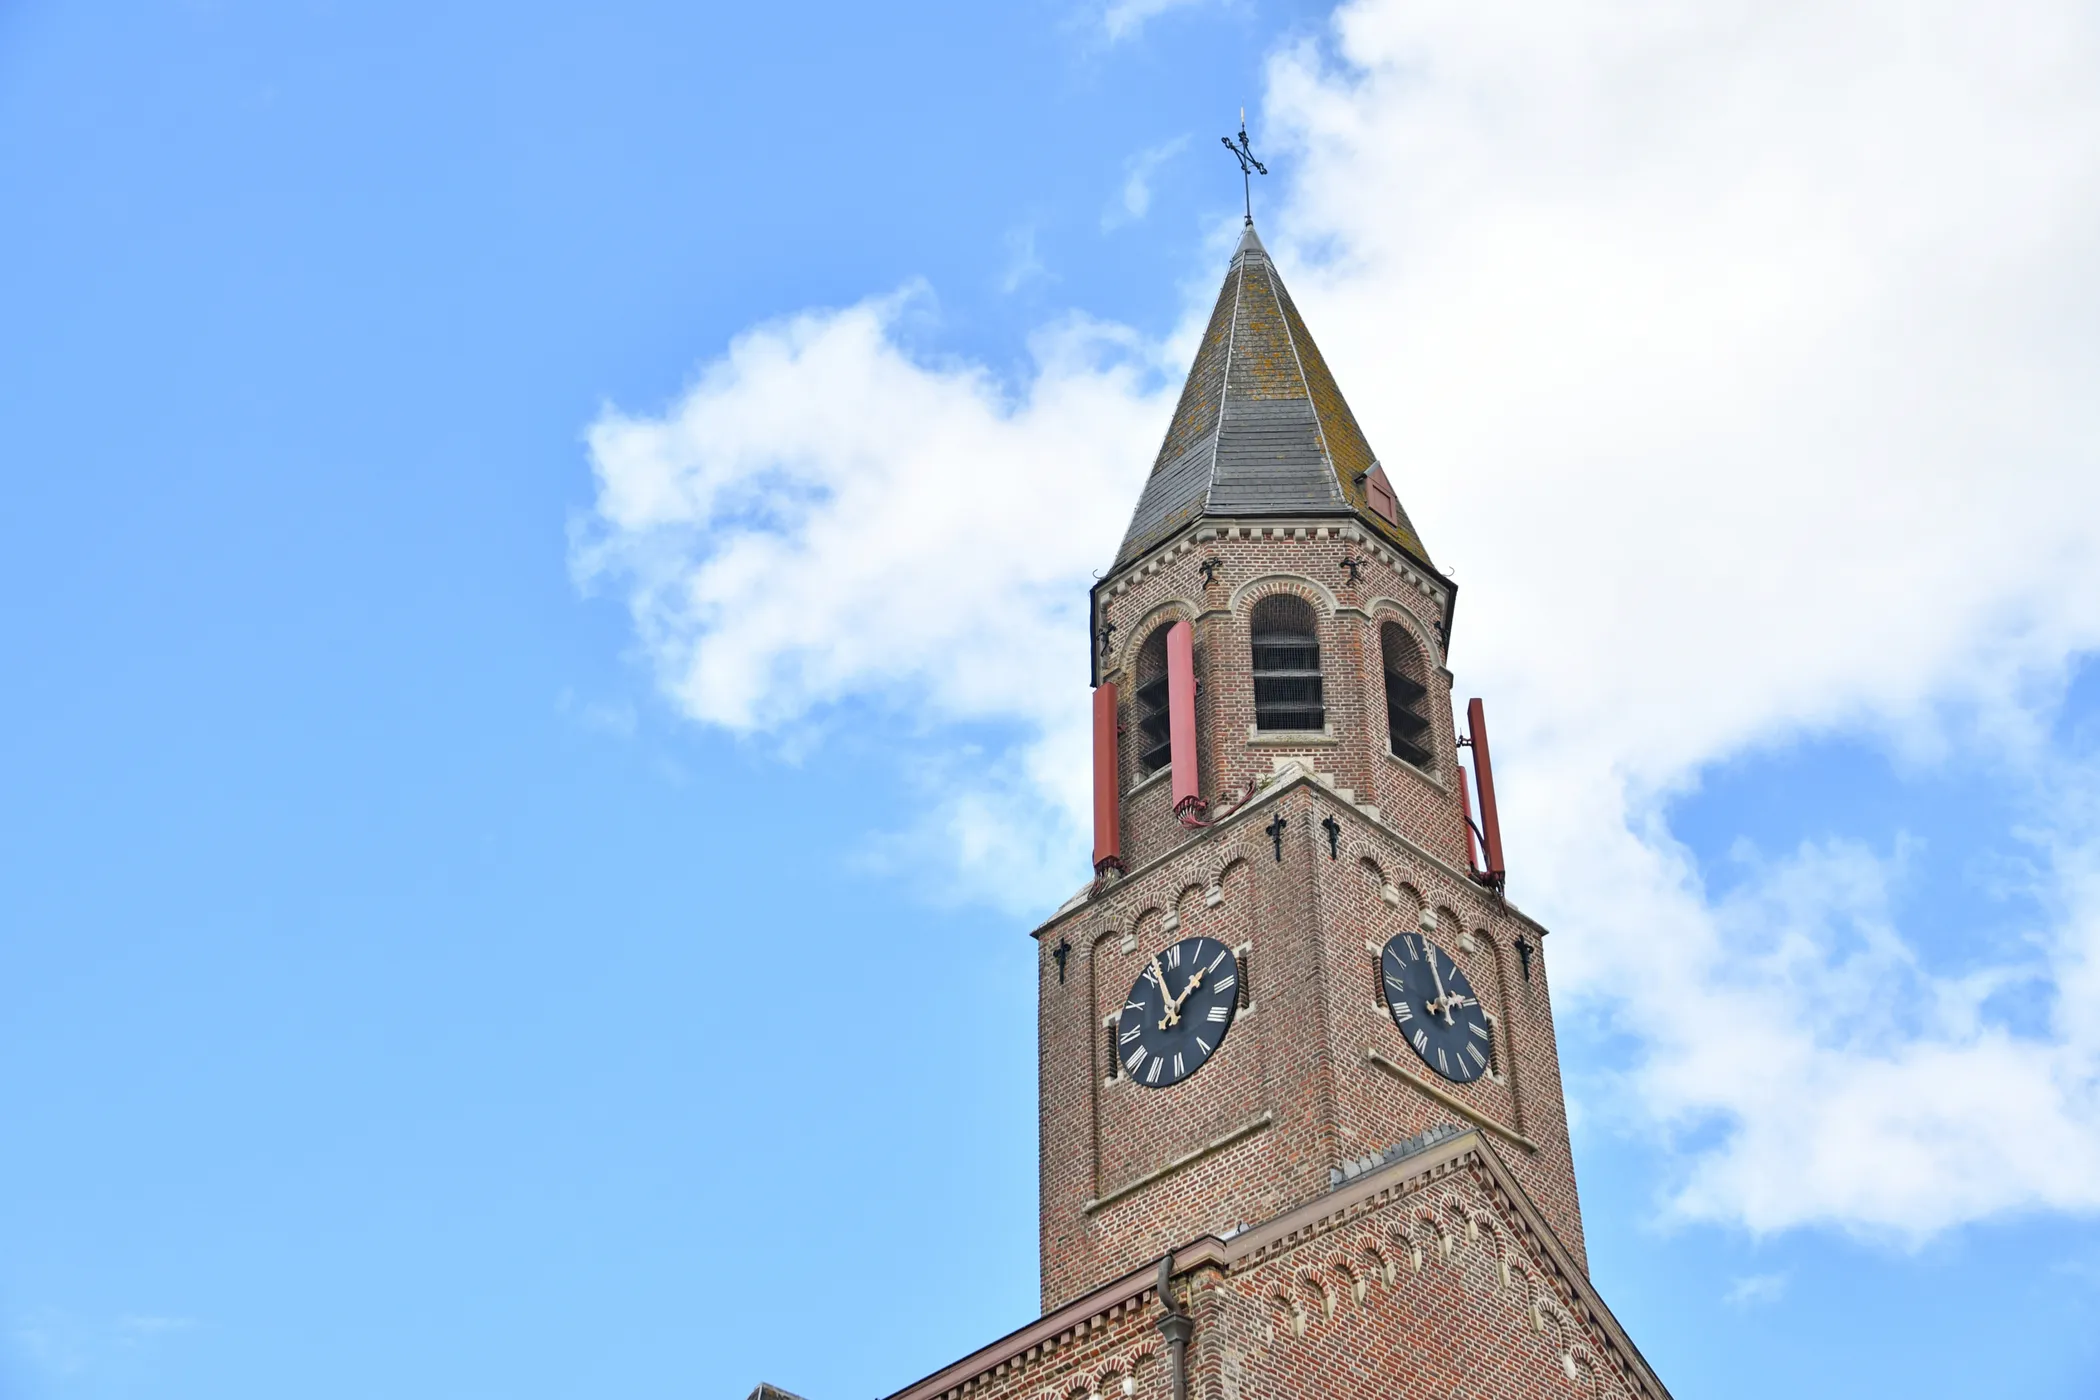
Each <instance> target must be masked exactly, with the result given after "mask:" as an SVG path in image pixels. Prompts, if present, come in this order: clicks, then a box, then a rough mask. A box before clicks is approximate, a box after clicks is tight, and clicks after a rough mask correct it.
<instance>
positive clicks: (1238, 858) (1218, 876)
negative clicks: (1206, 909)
mask: <svg viewBox="0 0 2100 1400" xmlns="http://www.w3.org/2000/svg"><path fill="white" fill-rule="evenodd" d="M1246 864H1247V850H1246V848H1245V847H1243V846H1231V847H1228V848H1227V849H1226V850H1225V852H1224V853H1223V854H1222V855H1220V856H1219V857H1218V858H1217V860H1216V861H1214V862H1213V863H1212V865H1211V871H1210V886H1211V888H1212V889H1214V890H1223V889H1224V888H1225V881H1226V880H1227V879H1228V878H1229V877H1230V876H1232V875H1233V874H1234V873H1235V872H1236V871H1238V870H1239V869H1240V868H1241V867H1242V866H1244V865H1246Z"/></svg>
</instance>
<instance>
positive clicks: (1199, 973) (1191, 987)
mask: <svg viewBox="0 0 2100 1400" xmlns="http://www.w3.org/2000/svg"><path fill="white" fill-rule="evenodd" d="M1202 985H1203V969H1202V968H1200V967H1199V968H1197V969H1196V970H1195V971H1194V972H1193V973H1191V974H1189V980H1188V983H1187V985H1185V986H1184V987H1182V989H1181V995H1180V996H1178V997H1176V998H1174V1017H1175V1019H1176V1020H1179V1019H1180V1018H1181V1004H1182V1003H1183V1002H1185V1001H1187V1000H1188V999H1189V993H1190V992H1193V991H1195V990H1196V988H1198V987H1200V986H1202Z"/></svg>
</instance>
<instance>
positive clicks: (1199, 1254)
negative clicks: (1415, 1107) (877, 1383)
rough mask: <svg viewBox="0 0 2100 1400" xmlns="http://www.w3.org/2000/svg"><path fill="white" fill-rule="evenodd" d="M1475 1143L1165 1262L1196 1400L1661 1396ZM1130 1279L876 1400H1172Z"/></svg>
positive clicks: (1419, 1159) (1144, 1279) (1154, 1314)
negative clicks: (1189, 1330)
mask: <svg viewBox="0 0 2100 1400" xmlns="http://www.w3.org/2000/svg"><path fill="white" fill-rule="evenodd" d="M1553 1236H1554V1232H1553V1230H1552V1227H1550V1226H1549V1225H1547V1224H1546V1223H1545V1222H1544V1220H1543V1218H1542V1217H1541V1216H1540V1215H1539V1213H1538V1212H1537V1210H1536V1208H1535V1207H1534V1206H1533V1205H1532V1203H1531V1202H1530V1201H1529V1199H1528V1197H1527V1196H1526V1193H1525V1192H1524V1189H1523V1187H1522V1186H1521V1185H1520V1184H1519V1183H1518V1182H1517V1180H1516V1178H1515V1177H1514V1176H1513V1175H1512V1174H1511V1173H1510V1172H1509V1170H1508V1169H1507V1166H1506V1164H1505V1160H1504V1158H1503V1157H1502V1155H1501V1154H1500V1153H1499V1152H1498V1151H1497V1150H1496V1149H1495V1148H1494V1147H1493V1146H1492V1144H1491V1142H1490V1140H1489V1139H1488V1138H1487V1137H1486V1136H1485V1135H1483V1134H1481V1133H1479V1132H1468V1133H1464V1134H1462V1135H1460V1136H1457V1137H1455V1138H1452V1139H1450V1140H1447V1141H1444V1142H1441V1143H1438V1144H1436V1145H1435V1146H1433V1147H1431V1148H1428V1149H1425V1150H1422V1151H1420V1152H1418V1153H1417V1154H1415V1155H1413V1156H1410V1157H1405V1158H1402V1159H1401V1160H1399V1161H1397V1162H1394V1163H1393V1164H1391V1165H1389V1166H1387V1167H1385V1168H1382V1169H1379V1170H1375V1171H1372V1172H1370V1173H1367V1174H1366V1175H1364V1176H1362V1177H1360V1178H1358V1179H1356V1180H1354V1181H1351V1182H1349V1183H1348V1184H1347V1185H1345V1186H1343V1187H1342V1188H1340V1189H1337V1190H1333V1191H1330V1192H1326V1193H1324V1194H1323V1195H1322V1196H1321V1197H1320V1198H1318V1199H1316V1200H1314V1201H1313V1202H1310V1203H1308V1204H1307V1205H1305V1206H1303V1207H1301V1208H1300V1209H1298V1210H1296V1211H1293V1212H1290V1213H1287V1214H1286V1215H1284V1216H1282V1217H1279V1218H1278V1219H1276V1220H1273V1221H1271V1222H1269V1223H1268V1224H1267V1225H1265V1226H1262V1227H1257V1228H1255V1229H1251V1230H1248V1231H1244V1232H1241V1233H1239V1234H1236V1235H1234V1236H1233V1237H1231V1238H1230V1239H1220V1238H1216V1237H1206V1238H1203V1239H1199V1240H1195V1241H1193V1242H1190V1243H1187V1244H1185V1245H1184V1246H1182V1247H1181V1248H1179V1249H1177V1250H1176V1251H1175V1252H1174V1255H1173V1264H1172V1272H1173V1275H1174V1281H1173V1284H1172V1287H1173V1288H1174V1290H1175V1297H1176V1301H1177V1304H1178V1305H1179V1306H1181V1307H1183V1308H1185V1309H1186V1310H1187V1311H1188V1312H1189V1313H1190V1315H1191V1316H1192V1318H1193V1320H1194V1322H1195V1337H1194V1341H1193V1343H1192V1345H1191V1347H1190V1350H1189V1358H1188V1376H1189V1393H1190V1395H1191V1396H1194V1397H1198V1400H1270V1398H1271V1397H1301V1396H1321V1397H1334V1398H1335V1400H1390V1398H1391V1397H1392V1396H1394V1395H1425V1396H1436V1397H1452V1400H1473V1398H1474V1397H1489V1396H1493V1397H1510V1398H1511V1400H1549V1397H1550V1400H1567V1398H1568V1397H1583V1400H1631V1397H1666V1396H1667V1395H1668V1392H1667V1391H1666V1390H1665V1389H1664V1388H1663V1386H1662V1384H1661V1382H1660V1381H1659V1380H1658V1379H1657V1378H1656V1377H1655V1375H1654V1373H1653V1372H1652V1371H1651V1370H1650V1369H1649V1367H1648V1365H1647V1363H1646V1361H1645V1360H1644V1359H1643V1358H1642V1357H1641V1355H1640V1353H1639V1351H1638V1350H1637V1349H1636V1348H1635V1347H1634V1345H1633V1343H1632V1342H1631V1341H1630V1340H1629V1339H1628V1338H1627V1336H1626V1334H1625V1332H1624V1330H1623V1329H1622V1328H1620V1326H1619V1324H1618V1322H1617V1320H1616V1319H1615V1318H1613V1317H1612V1315H1611V1313H1610V1311H1609V1310H1608V1309H1607V1308H1606V1307H1605V1306H1604V1304H1603V1302H1602V1300H1601V1299H1599V1298H1598V1297H1597V1296H1596V1294H1595V1291H1594V1290H1593V1289H1592V1288H1591V1287H1590V1285H1589V1283H1588V1280H1587V1278H1586V1276H1585V1275H1584V1274H1583V1272H1582V1270H1581V1267H1580V1266H1579V1265H1578V1264H1576V1263H1575V1262H1574V1260H1573V1259H1572V1258H1571V1257H1570V1256H1569V1255H1568V1254H1567V1253H1566V1252H1565V1251H1564V1250H1562V1249H1560V1248H1559V1247H1558V1245H1557V1242H1556V1241H1555V1239H1554V1237H1553ZM1155 1280H1156V1273H1155V1272H1154V1271H1153V1270H1152V1269H1149V1268H1140V1269H1137V1270H1135V1271H1132V1272H1131V1273H1128V1274H1125V1275H1123V1276H1121V1277H1120V1278H1118V1279H1114V1280H1111V1281H1109V1282H1108V1283H1106V1284H1104V1285H1103V1286H1101V1287H1100V1288H1098V1289H1095V1290H1093V1291H1091V1292H1090V1293H1088V1294H1086V1295H1083V1296H1081V1297H1080V1298H1078V1299H1076V1300H1074V1301H1073V1302H1072V1303H1070V1304H1068V1305H1066V1306H1065V1307H1064V1308H1061V1309H1057V1310H1054V1311H1052V1312H1051V1313H1049V1314H1047V1315H1046V1316H1045V1317H1044V1318H1042V1319H1041V1320H1040V1321H1039V1322H1037V1323H1035V1324H1033V1325H1031V1326H1030V1327H1027V1328H1023V1329H1022V1330H1021V1331H1019V1332H1016V1333H1014V1334H1012V1335H1011V1336H1009V1337H1006V1338H1003V1339H1001V1340H1000V1341H999V1342H995V1343H993V1344H992V1345H991V1346H989V1347H987V1348H985V1349H983V1350H982V1351H979V1352H977V1353H975V1354H973V1355H971V1356H968V1357H965V1358H963V1359H962V1360H961V1361H958V1362H956V1363H954V1364H953V1365H950V1366H948V1367H945V1368H943V1369H942V1370H941V1371H938V1372H936V1373H934V1374H933V1375H931V1376H928V1377H927V1378H926V1379H924V1380H922V1381H920V1382H918V1383H916V1384H915V1385H912V1386H908V1387H906V1388H905V1389H904V1390H902V1391H899V1392H898V1393H897V1395H896V1396H894V1397H892V1400H1009V1397H1012V1400H1104V1397H1114V1396H1125V1397H1132V1400H1170V1397H1171V1394H1172V1377H1171V1374H1170V1365H1169V1353H1168V1350H1167V1348H1166V1346H1165V1344H1164V1343H1163V1341H1162V1340H1161V1336H1160V1331H1159V1322H1160V1319H1161V1318H1162V1317H1163V1316H1164V1315H1165V1312H1166V1309H1165V1308H1164V1307H1163V1306H1162V1304H1161V1302H1160V1299H1159V1295H1158V1292H1157V1289H1156V1286H1155Z"/></svg>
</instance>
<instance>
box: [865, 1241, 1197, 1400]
mask: <svg viewBox="0 0 2100 1400" xmlns="http://www.w3.org/2000/svg"><path fill="white" fill-rule="evenodd" d="M1158 1278H1159V1269H1158V1266H1157V1264H1156V1263H1155V1264H1147V1265H1145V1266H1144V1267H1142V1268H1139V1269H1134V1270H1132V1271H1131V1272H1129V1273H1127V1274H1125V1275H1123V1277H1121V1278H1119V1279H1117V1280H1115V1281H1114V1282H1113V1283H1105V1284H1103V1285H1101V1287H1099V1288H1097V1289H1095V1290H1094V1291H1093V1292H1091V1293H1089V1294H1087V1295H1086V1296H1084V1297H1081V1298H1075V1299H1073V1300H1072V1301H1071V1302H1069V1303H1067V1304H1065V1305H1064V1306H1063V1307H1061V1308H1059V1309H1058V1310H1057V1311H1055V1312H1052V1313H1046V1314H1044V1315H1043V1316H1042V1317H1039V1318H1037V1319H1036V1320H1035V1321H1034V1322H1031V1323H1029V1324H1028V1325H1027V1326H1026V1327H1022V1328H1019V1329H1017V1330H1015V1331H1012V1332H1009V1333H1007V1334H1006V1335H1005V1336H1003V1337H1001V1338H1000V1339H999V1340H998V1341H996V1342H993V1343H992V1344H991V1345H990V1346H986V1347H979V1348H978V1349H977V1350H976V1351H973V1352H971V1353H970V1354H969V1355H968V1356H965V1357H963V1358H962V1359H961V1360H960V1361H953V1362H950V1363H949V1364H948V1365H946V1366H943V1367H942V1368H941V1369H940V1370H938V1371H935V1372H934V1373H933V1374H932V1375H930V1376H927V1377H926V1378H924V1379H923V1380H919V1381H915V1382H913V1383H912V1384H910V1385H908V1386H906V1387H904V1389H902V1390H899V1391H896V1392H894V1393H892V1394H891V1395H889V1396H888V1397H886V1400H939V1398H940V1397H942V1396H946V1395H951V1394H959V1393H960V1392H963V1391H974V1390H975V1389H976V1388H977V1386H978V1384H979V1382H981V1381H982V1380H984V1379H985V1378H987V1377H990V1376H993V1375H997V1374H1000V1373H1003V1372H1006V1371H1010V1370H1013V1369H1015V1368H1017V1367H1019V1366H1023V1365H1026V1364H1028V1363H1029V1362H1031V1361H1035V1360H1039V1359H1041V1358H1043V1357H1046V1356H1048V1355H1050V1354H1052V1353H1054V1352H1055V1351H1056V1350H1057V1349H1058V1348H1059V1347H1063V1346H1069V1345H1071V1344H1072V1343H1073V1342H1075V1341H1083V1340H1085V1339H1086V1337H1088V1336H1089V1335H1090V1334H1092V1333H1093V1332H1094V1331H1095V1330H1097V1329H1098V1328H1100V1327H1101V1326H1102V1325H1104V1324H1105V1323H1109V1322H1113V1321H1116V1320H1118V1319H1120V1318H1123V1317H1126V1316H1128V1315H1130V1314H1132V1313H1135V1312H1139V1311H1141V1310H1143V1309H1145V1308H1146V1307H1147V1305H1149V1304H1150V1303H1151V1302H1152V1301H1153V1300H1154V1299H1155V1298H1157V1297H1158V1296H1159V1293H1158V1288H1157V1281H1158Z"/></svg>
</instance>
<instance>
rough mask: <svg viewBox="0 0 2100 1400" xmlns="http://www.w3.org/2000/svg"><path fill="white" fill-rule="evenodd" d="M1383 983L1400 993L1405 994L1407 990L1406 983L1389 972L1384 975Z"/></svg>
mask: <svg viewBox="0 0 2100 1400" xmlns="http://www.w3.org/2000/svg"><path fill="white" fill-rule="evenodd" d="M1385 984H1386V985H1387V986H1388V987H1391V988H1392V989H1393V990H1394V991H1396V992H1399V993H1401V994H1402V995H1405V994H1406V992H1407V984H1406V983H1405V982H1403V981H1401V980H1400V979H1399V978H1397V977H1395V976H1393V974H1392V973H1390V972H1388V973H1387V974H1386V975H1385Z"/></svg>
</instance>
